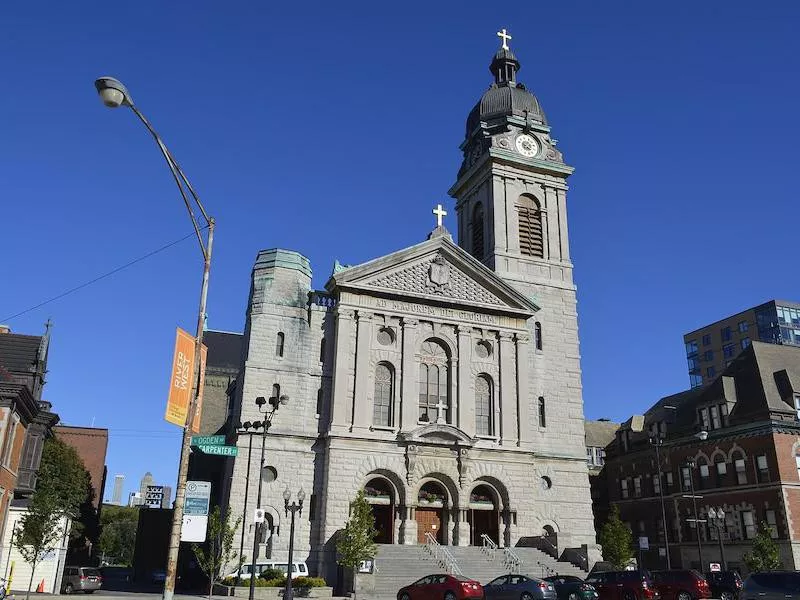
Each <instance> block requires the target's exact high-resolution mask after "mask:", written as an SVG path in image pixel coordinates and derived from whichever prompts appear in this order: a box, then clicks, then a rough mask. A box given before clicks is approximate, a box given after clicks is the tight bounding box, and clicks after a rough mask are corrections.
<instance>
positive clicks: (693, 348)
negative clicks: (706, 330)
mask: <svg viewBox="0 0 800 600" xmlns="http://www.w3.org/2000/svg"><path fill="white" fill-rule="evenodd" d="M695 354H697V340H689V341H688V342H686V357H687V358H688V357H690V356H694V355H695Z"/></svg>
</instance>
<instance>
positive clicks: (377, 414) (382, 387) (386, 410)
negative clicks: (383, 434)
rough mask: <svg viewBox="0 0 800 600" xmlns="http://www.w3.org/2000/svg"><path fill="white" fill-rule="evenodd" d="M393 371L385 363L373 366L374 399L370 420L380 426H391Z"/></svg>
mask: <svg viewBox="0 0 800 600" xmlns="http://www.w3.org/2000/svg"><path fill="white" fill-rule="evenodd" d="M393 388H394V371H393V370H392V366H391V365H389V364H387V363H378V366H377V367H375V400H374V404H373V409H372V422H373V423H374V424H375V425H380V426H381V427H391V426H392V398H393V397H394V394H393V393H392V392H393Z"/></svg>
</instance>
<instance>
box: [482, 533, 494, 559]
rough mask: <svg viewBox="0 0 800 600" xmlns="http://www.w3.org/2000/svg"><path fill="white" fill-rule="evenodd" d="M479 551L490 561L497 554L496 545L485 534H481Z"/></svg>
mask: <svg viewBox="0 0 800 600" xmlns="http://www.w3.org/2000/svg"><path fill="white" fill-rule="evenodd" d="M481 549H482V550H483V553H484V554H485V555H486V556H487V557H488V558H489V559H490V560H491V559H494V555H495V554H496V553H497V544H496V543H495V542H494V540H493V539H492V538H490V537H489V536H488V535H487V534H485V533H482V534H481Z"/></svg>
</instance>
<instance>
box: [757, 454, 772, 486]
mask: <svg viewBox="0 0 800 600" xmlns="http://www.w3.org/2000/svg"><path fill="white" fill-rule="evenodd" d="M756 468H757V475H758V481H759V482H761V483H764V482H766V481H769V467H768V466H767V455H766V454H759V455H758V456H756Z"/></svg>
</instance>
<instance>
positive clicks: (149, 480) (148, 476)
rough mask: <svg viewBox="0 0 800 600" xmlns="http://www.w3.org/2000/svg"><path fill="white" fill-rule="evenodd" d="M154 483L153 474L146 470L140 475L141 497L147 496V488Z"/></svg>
mask: <svg viewBox="0 0 800 600" xmlns="http://www.w3.org/2000/svg"><path fill="white" fill-rule="evenodd" d="M154 484H155V482H154V481H153V474H152V473H151V472H150V471H148V472H147V473H145V474H144V477H142V481H141V482H139V493H140V494H141V496H142V498H146V497H147V488H148V487H150V486H151V485H154Z"/></svg>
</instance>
